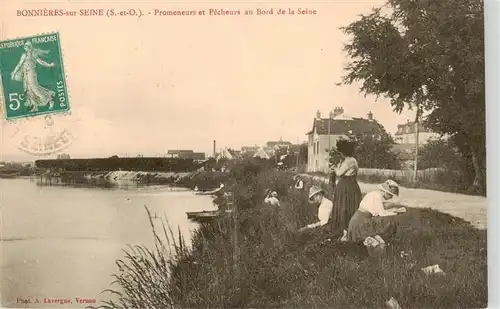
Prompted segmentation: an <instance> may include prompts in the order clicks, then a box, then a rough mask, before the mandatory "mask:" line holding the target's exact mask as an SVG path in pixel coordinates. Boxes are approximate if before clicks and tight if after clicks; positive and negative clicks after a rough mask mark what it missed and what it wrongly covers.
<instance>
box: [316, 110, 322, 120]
mask: <svg viewBox="0 0 500 309" xmlns="http://www.w3.org/2000/svg"><path fill="white" fill-rule="evenodd" d="M316 119H321V112H320V111H319V109H318V111H317V112H316Z"/></svg>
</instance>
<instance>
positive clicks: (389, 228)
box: [347, 180, 406, 243]
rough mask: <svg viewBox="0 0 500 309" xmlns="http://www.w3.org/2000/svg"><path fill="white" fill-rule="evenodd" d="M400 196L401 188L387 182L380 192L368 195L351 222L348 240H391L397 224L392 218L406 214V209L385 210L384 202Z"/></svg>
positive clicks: (358, 241)
mask: <svg viewBox="0 0 500 309" xmlns="http://www.w3.org/2000/svg"><path fill="white" fill-rule="evenodd" d="M398 195H399V186H398V184H397V183H396V182H394V181H392V180H387V181H386V182H384V183H383V184H381V185H380V186H379V190H376V191H372V192H370V193H368V194H367V195H366V196H365V197H364V198H363V200H362V201H361V203H360V204H359V208H358V210H357V211H356V212H355V213H354V215H353V216H352V218H351V220H350V221H349V227H348V229H347V240H348V241H351V242H356V243H362V242H363V241H364V240H365V239H366V238H367V237H375V236H379V237H377V238H380V237H381V238H382V239H384V240H385V239H390V238H391V237H392V236H394V234H395V233H396V222H395V220H393V218H390V217H391V216H395V215H397V214H398V213H401V212H405V211H406V208H404V207H399V208H391V209H385V207H384V202H386V201H388V200H390V199H392V198H393V197H397V196H398Z"/></svg>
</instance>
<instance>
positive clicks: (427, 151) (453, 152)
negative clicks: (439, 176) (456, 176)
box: [418, 139, 465, 171]
mask: <svg viewBox="0 0 500 309" xmlns="http://www.w3.org/2000/svg"><path fill="white" fill-rule="evenodd" d="M418 161H419V166H420V168H421V169H426V168H435V167H437V168H445V169H447V170H451V171H457V170H459V171H460V170H463V167H464V164H465V162H464V158H463V156H462V155H461V154H460V152H459V151H458V149H457V148H456V146H455V145H454V144H453V142H451V141H450V140H446V139H437V140H429V141H428V142H427V143H426V144H425V145H423V146H422V147H420V151H419V159H418Z"/></svg>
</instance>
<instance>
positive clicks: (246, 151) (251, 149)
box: [241, 146, 260, 158]
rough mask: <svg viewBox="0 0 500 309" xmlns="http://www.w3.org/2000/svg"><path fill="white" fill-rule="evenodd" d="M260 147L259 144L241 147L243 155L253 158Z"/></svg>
mask: <svg viewBox="0 0 500 309" xmlns="http://www.w3.org/2000/svg"><path fill="white" fill-rule="evenodd" d="M259 149H260V147H259V146H243V147H241V155H242V156H243V157H246V158H252V157H253V156H254V155H255V154H256V153H257V152H258V151H259Z"/></svg>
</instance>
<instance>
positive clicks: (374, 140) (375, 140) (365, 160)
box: [330, 134, 401, 169]
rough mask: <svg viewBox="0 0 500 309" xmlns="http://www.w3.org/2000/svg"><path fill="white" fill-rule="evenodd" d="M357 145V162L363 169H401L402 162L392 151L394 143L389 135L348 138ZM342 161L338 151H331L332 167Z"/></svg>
mask: <svg viewBox="0 0 500 309" xmlns="http://www.w3.org/2000/svg"><path fill="white" fill-rule="evenodd" d="M348 139H349V140H351V141H352V142H354V143H355V144H356V152H355V156H356V160H357V161H358V164H359V167H361V168H380V169H399V168H400V167H401V166H400V162H399V159H398V157H397V154H395V153H394V152H393V151H392V150H391V149H392V145H393V144H394V141H393V140H392V138H391V137H390V135H388V134H383V135H382V136H380V137H378V136H377V137H374V136H372V135H369V134H357V135H352V136H350V137H348ZM340 161H341V156H340V153H338V151H337V150H336V149H332V150H331V151H330V165H336V164H337V163H338V162H340Z"/></svg>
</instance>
